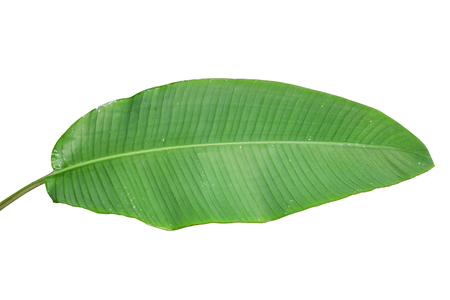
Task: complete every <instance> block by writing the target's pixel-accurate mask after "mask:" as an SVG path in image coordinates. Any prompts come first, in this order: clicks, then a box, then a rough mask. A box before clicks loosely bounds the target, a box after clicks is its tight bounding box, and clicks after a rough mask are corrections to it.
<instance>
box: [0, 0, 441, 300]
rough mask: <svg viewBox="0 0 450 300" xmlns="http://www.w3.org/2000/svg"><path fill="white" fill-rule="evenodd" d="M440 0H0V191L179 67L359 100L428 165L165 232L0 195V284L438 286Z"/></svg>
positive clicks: (290, 291) (328, 295)
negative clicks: (81, 127)
mask: <svg viewBox="0 0 450 300" xmlns="http://www.w3.org/2000/svg"><path fill="white" fill-rule="evenodd" d="M446 2H447V1H432V0H429V1H395V0H390V1H281V0H278V1H244V0H240V1H233V0H228V1H193V0H191V1H120V2H119V1H92V0H90V1H71V2H68V1H43V0H42V1H2V2H0V34H1V39H0V103H1V108H0V141H1V142H0V143H1V147H0V165H1V172H0V180H1V181H0V182H1V186H0V199H4V198H6V197H7V196H9V195H10V194H12V193H13V192H15V191H16V190H18V189H20V188H21V187H23V186H25V185H26V184H28V183H30V182H32V181H34V180H36V179H38V178H40V177H41V176H43V175H45V174H47V173H50V172H51V167H50V153H51V150H52V148H53V145H54V144H55V143H56V141H57V140H58V138H59V137H60V136H61V134H62V133H63V132H64V131H65V130H66V129H67V128H68V127H69V126H70V125H71V124H72V123H73V122H74V121H76V120H77V119H78V118H79V117H81V116H82V115H83V114H85V113H87V112H88V111H90V110H91V109H93V108H95V107H97V106H98V105H101V104H103V103H105V102H108V101H111V100H115V99H119V98H123V97H129V96H132V95H134V94H135V93H137V92H140V91H141V90H144V89H147V88H151V87H154V86H158V85H163V84H166V83H171V82H174V81H179V80H186V79H197V78H210V77H221V78H251V79H266V80H275V81H281V82H286V83H291V84H295V85H300V86H304V87H308V88H312V89H316V90H320V91H324V92H328V93H331V94H335V95H339V96H343V97H345V98H348V99H351V100H354V101H357V102H360V103H363V104H366V105H369V106H372V107H375V108H377V109H379V110H381V111H382V112H384V113H386V114H387V115H389V116H390V117H392V118H394V119H395V120H397V121H398V122H399V123H401V124H402V125H404V126H405V127H406V128H407V129H409V130H410V131H411V132H413V133H414V134H415V135H416V136H417V137H419V138H420V139H421V140H422V141H423V142H424V143H425V145H426V146H427V147H428V149H429V150H430V153H431V155H432V157H433V159H434V162H435V164H436V167H435V168H434V169H432V170H431V171H429V172H428V173H425V174H423V175H420V176H418V177H416V178H414V179H412V180H409V181H406V182H403V183H400V184H398V185H395V186H392V187H388V188H383V189H378V190H375V191H372V192H369V193H363V194H359V195H355V196H351V197H349V198H346V199H344V200H340V201H337V202H334V203H330V204H326V205H323V206H320V207H316V208H312V209H309V210H306V211H303V212H300V213H297V214H294V215H291V216H288V217H285V218H283V219H280V220H277V221H274V222H270V223H267V224H229V225H224V224H222V225H217V224H209V225H201V226H193V227H190V228H186V229H181V230H178V231H173V232H168V231H164V230H160V229H157V228H153V227H151V226H148V225H145V224H144V223H142V222H140V221H137V220H135V219H131V218H126V217H122V216H115V215H99V214H96V213H93V212H90V211H88V210H84V209H81V208H73V207H70V206H67V205H64V204H53V202H52V201H51V199H50V197H49V196H48V195H47V194H46V191H45V188H44V187H43V186H42V187H39V188H38V189H36V190H34V191H32V192H30V193H29V194H27V195H25V196H24V197H22V198H21V199H19V200H18V201H16V202H15V203H13V204H12V205H10V206H9V207H7V208H6V209H5V210H3V211H1V212H0V282H1V285H0V298H1V299H5V300H7V299H47V300H48V299H346V300H348V299H450V284H449V283H450V255H449V253H450V244H449V230H450V218H449V212H450V196H449V193H448V187H449V185H450V182H449V179H450V176H449V168H450V160H449V152H448V149H449V133H448V131H449V125H448V124H449V121H450V117H449V106H448V103H449V100H450V99H449V82H450V81H449V79H450V76H449V70H450V63H449V53H450V47H449V44H448V42H449V29H450V22H449V15H448V11H449V9H448V7H447V6H446V4H448V3H446ZM69 3H70V4H69Z"/></svg>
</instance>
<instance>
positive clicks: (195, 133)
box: [45, 79, 433, 229]
mask: <svg viewBox="0 0 450 300" xmlns="http://www.w3.org/2000/svg"><path fill="white" fill-rule="evenodd" d="M52 166H53V169H54V171H55V172H54V173H53V175H52V176H49V177H48V178H47V179H46V180H45V183H46V186H47V191H48V193H49V195H50V196H51V198H52V199H53V201H54V202H61V203H67V204H69V205H72V206H79V207H84V208H87V209H89V210H92V211H95V212H98V213H114V214H121V215H125V216H129V217H134V218H137V219H139V220H141V221H143V222H145V223H148V224H151V225H153V226H156V227H159V228H164V229H178V228H182V227H186V226H190V225H194V224H203V223H210V222H217V223H228V222H266V221H269V220H274V219H277V218H280V217H283V216H285V215H288V214H292V213H294V212H298V211H301V210H304V209H307V208H309V207H313V206H317V205H320V204H323V203H327V202H330V201H333V200H337V199H341V198H343V197H347V196H349V195H352V194H356V193H359V192H364V191H369V190H372V189H374V188H377V187H385V186H389V185H392V184H396V183H398V182H401V181H403V180H406V179H409V178H412V177H414V176H416V175H419V174H421V173H423V172H425V171H427V170H429V169H430V168H432V167H433V162H432V159H431V157H430V154H429V153H428V150H427V149H426V147H425V146H424V145H423V143H422V142H421V141H420V140H419V139H417V138H416V137H415V136H414V135H413V134H411V133H410V132H409V131H408V130H406V129H405V128H404V127H403V126H401V125H400V124H398V123H397V122H395V121H394V120H392V119H391V118H389V117H387V116H386V115H385V114H383V113H381V112H380V111H377V110H375V109H373V108H370V107H367V106H364V105H362V104H359V103H356V102H353V101H350V100H346V99H343V98H340V97H337V96H333V95H329V94H326V93H322V92H318V91H314V90H310V89H306V88H302V87H298V86H294V85H289V84H284V83H279V82H268V81H260V80H235V79H203V80H192V81H184V82H177V83H173V84H169V85H166V86H161V87H156V88H152V89H149V90H146V91H143V92H141V93H139V94H137V95H135V96H133V97H131V98H127V99H121V100H117V101H113V102H110V103H107V104H105V105H103V106H100V107H99V108H98V109H95V110H92V111H91V112H89V113H88V114H86V115H85V116H83V117H81V118H80V119H79V120H78V121H77V122H76V123H75V124H73V125H72V126H71V127H70V128H69V129H68V130H67V132H66V133H65V134H64V135H63V136H62V137H61V138H60V140H59V141H58V142H57V144H56V145H55V147H54V150H53V153H52Z"/></svg>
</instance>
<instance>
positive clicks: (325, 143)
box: [46, 141, 428, 178]
mask: <svg viewBox="0 0 450 300" xmlns="http://www.w3.org/2000/svg"><path fill="white" fill-rule="evenodd" d="M266 144H268V145H270V144H272V145H275V144H305V145H326V146H330V145H333V146H341V147H361V148H380V149H386V150H395V151H403V152H409V153H414V154H418V155H421V156H423V157H426V158H428V157H427V156H426V155H424V154H421V153H417V152H415V151H411V150H406V149H403V148H396V147H390V146H383V145H369V144H358V143H347V142H345V143H339V142H320V141H248V142H226V143H207V144H191V145H182V146H172V147H163V148H152V149H146V150H139V151H132V152H127V153H121V154H115V155H110V156H105V157H101V158H97V159H93V160H88V161H85V162H82V163H78V164H75V165H71V166H69V167H67V168H64V169H61V170H57V171H54V172H53V173H51V174H49V175H48V176H46V177H47V178H48V177H53V176H56V175H59V174H61V173H65V172H68V171H71V170H74V169H77V168H82V167H85V166H88V165H92V164H96V163H99V162H103V161H108V160H113V159H116V158H122V157H127V156H133V155H141V154H147V153H152V152H159V151H171V150H179V149H187V148H200V147H214V146H233V145H234V146H244V145H266Z"/></svg>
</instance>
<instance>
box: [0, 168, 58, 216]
mask: <svg viewBox="0 0 450 300" xmlns="http://www.w3.org/2000/svg"><path fill="white" fill-rule="evenodd" d="M52 173H53V172H52ZM52 173H50V174H48V175H45V176H44V177H42V178H39V179H38V180H36V181H34V182H32V183H30V184H29V185H27V186H25V187H24V188H22V189H20V190H18V191H17V192H15V193H14V194H12V195H11V196H9V197H8V198H6V199H5V200H3V201H2V202H0V210H2V209H4V208H5V207H7V206H8V205H10V204H11V203H13V202H14V201H16V200H17V199H19V198H20V197H22V196H23V195H25V194H26V193H28V192H29V191H31V190H32V189H35V188H37V187H38V186H40V185H42V184H44V183H45V179H46V178H47V177H48V176H49V175H51V174H52Z"/></svg>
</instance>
